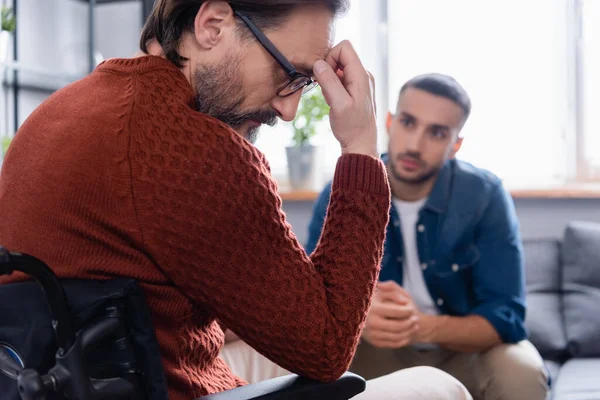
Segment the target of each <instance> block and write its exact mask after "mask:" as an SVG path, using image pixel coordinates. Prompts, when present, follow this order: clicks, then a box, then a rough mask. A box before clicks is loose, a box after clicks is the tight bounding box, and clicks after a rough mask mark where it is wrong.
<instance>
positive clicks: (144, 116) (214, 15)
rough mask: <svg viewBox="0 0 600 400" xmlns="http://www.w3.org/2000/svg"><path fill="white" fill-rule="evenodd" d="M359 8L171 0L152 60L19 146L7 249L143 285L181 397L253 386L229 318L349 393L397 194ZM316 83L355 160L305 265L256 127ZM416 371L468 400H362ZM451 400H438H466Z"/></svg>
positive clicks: (338, 182)
mask: <svg viewBox="0 0 600 400" xmlns="http://www.w3.org/2000/svg"><path fill="white" fill-rule="evenodd" d="M345 6H346V4H345V1H344V0H279V1H276V0H252V1H250V0H245V1H242V0H236V1H233V0H232V1H200V0H158V1H156V3H155V6H154V9H153V11H152V14H151V16H150V18H149V20H148V22H147V24H146V25H145V27H144V30H143V33H142V39H141V49H142V52H141V53H140V54H138V55H137V56H136V57H134V58H130V59H112V60H108V61H106V62H104V63H103V64H102V65H100V66H99V67H98V68H97V69H96V70H95V71H94V72H93V73H92V74H90V75H89V76H88V77H86V78H85V79H82V80H81V81H79V82H76V83H74V84H72V85H69V86H68V87H66V88H64V89H62V90H60V91H58V92H57V93H55V94H54V95H52V96H51V97H50V98H49V99H48V100H47V101H45V102H44V103H43V104H42V105H41V106H40V107H39V108H38V109H37V110H36V111H35V112H33V113H32V114H31V116H30V117H29V118H28V120H27V121H26V122H25V123H24V124H23V126H22V127H21V129H20V130H19V132H18V134H17V136H16V139H15V140H14V142H13V144H12V146H11V148H10V150H9V151H8V154H7V157H6V159H5V162H4V165H3V170H2V176H1V178H0V215H2V223H1V224H0V243H1V244H2V245H3V246H5V247H6V248H8V249H9V250H11V251H19V252H24V253H28V254H31V255H33V256H35V257H37V258H39V259H41V260H43V261H45V262H46V263H48V264H49V265H50V266H51V267H52V268H53V269H54V271H56V273H57V274H58V275H59V276H60V277H62V278H78V279H109V278H113V277H116V276H124V277H129V278H134V279H137V280H138V281H139V282H140V283H141V285H142V287H143V289H144V291H145V294H146V298H147V301H148V304H149V307H150V309H151V312H152V317H153V321H154V325H155V328H156V333H157V337H158V341H159V344H160V351H161V355H162V359H163V364H164V367H165V370H166V376H167V381H168V385H169V398H170V399H173V400H182V399H192V398H195V397H199V396H202V395H205V394H207V393H215V392H220V391H224V390H227V389H231V388H234V387H236V386H238V385H241V384H243V383H244V382H242V381H241V380H240V379H239V378H237V377H236V376H235V375H233V374H232V373H231V371H230V370H229V368H228V367H227V366H226V365H225V363H224V362H223V361H222V360H221V359H220V358H219V357H218V354H219V350H220V348H221V347H222V345H223V331H222V330H221V327H220V325H219V323H218V322H217V321H219V322H220V323H223V324H224V325H226V326H228V327H229V328H231V329H232V330H233V331H234V332H235V333H237V334H238V335H239V336H240V337H241V338H242V339H244V340H245V341H246V342H247V343H249V344H250V345H252V346H253V347H254V348H256V349H257V350H258V351H260V352H261V353H262V354H265V355H266V356H267V357H268V358H270V359H271V360H273V361H275V362H276V363H278V364H280V365H281V366H283V367H285V368H287V369H288V370H290V371H292V372H296V373H299V374H301V375H304V376H307V377H310V378H314V379H318V380H322V381H331V380H335V379H336V378H338V377H339V376H340V375H341V374H342V373H343V372H344V371H346V369H347V368H348V366H349V364H350V362H351V359H352V357H353V354H354V351H355V348H356V343H357V342H358V338H359V335H360V332H361V329H362V326H363V323H364V321H365V318H366V311H367V308H368V306H369V304H370V301H371V295H372V293H373V290H374V287H375V283H376V281H377V276H378V268H379V263H380V261H381V255H382V251H383V240H384V234H385V226H386V224H387V220H388V214H387V209H388V208H389V202H390V192H389V185H388V182H387V179H386V174H385V166H384V164H383V163H382V162H381V161H380V160H379V159H378V157H377V153H376V149H377V143H376V137H377V132H376V126H375V106H374V102H373V88H372V86H373V82H372V80H371V79H370V76H369V74H368V73H367V71H366V70H365V69H364V67H363V66H362V64H361V62H360V60H359V58H358V57H357V55H356V53H355V52H354V50H353V49H352V47H351V46H350V44H349V43H347V42H343V43H340V44H339V45H337V46H333V44H332V43H331V38H332V37H333V35H332V26H333V21H334V18H335V16H336V15H337V14H338V13H339V12H341V11H343V9H344V8H345ZM315 79H316V81H318V82H319V84H321V85H322V87H323V91H324V94H325V97H326V99H327V102H328V103H329V105H330V106H331V127H332V130H333V133H334V135H335V137H336V138H337V139H338V141H339V143H340V146H341V148H342V156H341V157H340V159H339V161H338V164H337V169H336V176H335V179H334V182H333V187H332V195H331V198H332V200H331V205H332V207H331V208H330V212H329V218H328V221H327V222H326V223H325V227H324V234H323V238H322V240H321V244H320V245H319V246H318V248H317V249H316V251H315V253H314V254H313V255H312V256H311V257H307V256H306V254H305V252H304V250H303V248H302V246H301V245H300V243H298V241H297V240H296V238H295V237H294V235H293V234H292V233H291V232H290V229H289V225H288V224H287V223H286V221H285V217H284V214H283V212H282V210H281V207H280V205H281V200H280V198H279V197H278V195H277V191H276V185H275V182H274V181H273V179H272V178H271V176H270V173H269V167H268V165H267V163H266V161H265V159H264V157H263V155H262V154H261V153H260V152H259V151H258V150H257V149H256V148H254V147H253V146H252V144H251V142H252V140H253V139H254V137H255V135H256V132H257V130H258V128H259V127H260V125H261V124H273V123H274V122H275V120H276V119H277V118H281V119H283V120H286V121H289V120H291V119H293V118H294V116H295V114H296V110H297V106H298V102H299V100H300V96H301V95H302V93H303V91H306V90H308V89H310V88H311V87H312V86H314V84H315V81H314V80H315ZM340 241H341V242H343V243H345V244H346V247H345V248H346V251H344V252H340V251H339V243H340ZM4 282H6V280H4ZM402 376H408V377H409V378H405V381H410V380H413V381H414V377H415V376H426V377H427V379H433V380H434V382H436V385H434V386H435V387H437V388H438V389H437V390H438V392H439V393H462V394H461V395H460V396H462V397H463V398H466V397H467V396H468V395H467V394H465V392H464V387H463V386H462V385H460V384H459V383H458V382H457V381H455V380H454V379H453V378H451V377H450V376H449V375H447V374H444V373H442V372H436V371H435V370H432V369H417V370H413V372H411V373H409V374H403V375H401V376H400V378H398V379H395V378H394V376H392V378H391V379H387V380H385V379H384V380H383V381H379V383H375V384H374V385H373V384H370V385H369V388H368V391H367V393H365V395H367V396H369V393H370V395H371V398H380V397H378V396H377V394H375V395H373V393H376V392H374V391H373V390H377V389H379V388H385V387H386V382H387V383H392V384H395V383H396V382H401V381H402V378H401V377H402ZM427 384H428V382H426V379H422V380H421V382H420V383H419V382H416V383H411V384H410V385H408V387H406V386H405V387H404V389H403V390H397V391H396V392H402V393H405V392H406V393H410V392H411V388H416V389H415V390H419V388H427ZM448 395H449V394H445V395H444V396H448ZM444 396H442V395H440V396H437V397H436V396H435V395H434V396H433V397H429V398H452V397H444ZM396 398H399V397H396ZM423 398H427V393H426V394H425V397H423Z"/></svg>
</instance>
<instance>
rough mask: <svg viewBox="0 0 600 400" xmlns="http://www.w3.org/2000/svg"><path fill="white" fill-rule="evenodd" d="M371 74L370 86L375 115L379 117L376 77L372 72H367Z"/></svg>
mask: <svg viewBox="0 0 600 400" xmlns="http://www.w3.org/2000/svg"><path fill="white" fill-rule="evenodd" d="M367 74H369V84H370V85H371V93H372V94H373V113H374V114H375V115H377V101H376V99H377V95H376V93H375V77H374V76H373V74H372V73H371V72H370V71H367Z"/></svg>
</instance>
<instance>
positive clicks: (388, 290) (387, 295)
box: [377, 281, 411, 304]
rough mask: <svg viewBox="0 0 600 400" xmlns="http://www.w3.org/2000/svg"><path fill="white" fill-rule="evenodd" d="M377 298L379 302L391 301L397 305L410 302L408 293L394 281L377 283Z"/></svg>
mask: <svg viewBox="0 0 600 400" xmlns="http://www.w3.org/2000/svg"><path fill="white" fill-rule="evenodd" d="M377 297H378V298H379V299H381V300H385V301H392V302H394V303H398V304H407V303H409V302H410V301H411V297H410V295H409V294H408V292H407V291H406V290H404V288H403V287H402V286H400V285H398V284H397V283H396V282H395V281H387V282H380V283H378V284H377Z"/></svg>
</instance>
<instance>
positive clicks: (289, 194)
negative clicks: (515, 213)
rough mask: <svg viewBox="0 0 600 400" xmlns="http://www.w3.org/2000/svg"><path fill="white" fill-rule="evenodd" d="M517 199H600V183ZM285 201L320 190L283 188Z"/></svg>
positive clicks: (525, 193)
mask: <svg viewBox="0 0 600 400" xmlns="http://www.w3.org/2000/svg"><path fill="white" fill-rule="evenodd" d="M509 191H510V194H511V195H512V197H513V198H515V199H600V184H578V185H575V184H573V185H564V186H548V187H539V188H522V189H521V188H519V189H512V190H509ZM279 194H280V196H281V198H282V199H283V200H284V201H306V202H314V201H315V200H316V199H317V197H319V194H320V192H317V191H310V190H302V191H296V190H287V189H284V190H281V191H280V193H279Z"/></svg>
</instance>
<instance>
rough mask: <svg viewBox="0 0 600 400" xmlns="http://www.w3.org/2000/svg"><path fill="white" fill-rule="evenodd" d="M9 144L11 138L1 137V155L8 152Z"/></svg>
mask: <svg viewBox="0 0 600 400" xmlns="http://www.w3.org/2000/svg"><path fill="white" fill-rule="evenodd" d="M11 142H12V138H11V137H3V138H2V153H4V154H5V153H6V152H7V151H8V146H10V143H11Z"/></svg>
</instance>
